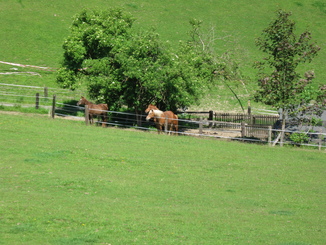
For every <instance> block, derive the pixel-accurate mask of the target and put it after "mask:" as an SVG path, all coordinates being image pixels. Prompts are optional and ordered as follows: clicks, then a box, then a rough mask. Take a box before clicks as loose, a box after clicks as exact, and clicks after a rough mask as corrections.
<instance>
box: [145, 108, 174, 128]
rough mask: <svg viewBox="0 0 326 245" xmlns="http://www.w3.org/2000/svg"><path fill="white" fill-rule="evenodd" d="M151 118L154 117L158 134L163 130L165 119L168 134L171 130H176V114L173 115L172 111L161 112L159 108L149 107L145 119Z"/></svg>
mask: <svg viewBox="0 0 326 245" xmlns="http://www.w3.org/2000/svg"><path fill="white" fill-rule="evenodd" d="M152 118H153V119H154V122H155V125H156V128H157V133H158V134H160V133H161V132H162V131H163V128H164V127H165V122H166V120H167V130H168V131H169V134H170V133H171V132H172V131H175V133H177V132H178V116H177V115H175V114H174V113H173V112H172V111H165V112H163V111H161V110H156V109H151V110H149V113H148V115H147V117H146V121H149V120H150V119H152Z"/></svg>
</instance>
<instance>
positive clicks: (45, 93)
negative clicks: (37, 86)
mask: <svg viewBox="0 0 326 245" xmlns="http://www.w3.org/2000/svg"><path fill="white" fill-rule="evenodd" d="M44 97H45V98H47V97H48V87H44Z"/></svg>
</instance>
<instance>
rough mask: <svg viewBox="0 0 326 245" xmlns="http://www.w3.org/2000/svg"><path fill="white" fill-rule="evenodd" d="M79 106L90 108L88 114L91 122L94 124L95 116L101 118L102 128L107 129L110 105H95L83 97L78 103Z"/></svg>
mask: <svg viewBox="0 0 326 245" xmlns="http://www.w3.org/2000/svg"><path fill="white" fill-rule="evenodd" d="M77 105H78V106H79V105H87V106H88V113H89V122H90V123H91V124H92V123H94V119H93V117H94V116H101V117H102V127H105V122H106V119H107V117H108V112H107V111H108V109H109V107H108V105H107V104H93V103H92V102H90V101H88V100H87V99H86V98H85V97H83V96H82V97H81V99H80V100H79V101H78V103H77Z"/></svg>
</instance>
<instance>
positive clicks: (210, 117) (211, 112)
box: [208, 111, 214, 128]
mask: <svg viewBox="0 0 326 245" xmlns="http://www.w3.org/2000/svg"><path fill="white" fill-rule="evenodd" d="M208 113H209V117H208V120H210V121H213V120H214V112H213V111H209V112H208ZM212 126H213V123H212V122H209V127H210V128H211V127H212Z"/></svg>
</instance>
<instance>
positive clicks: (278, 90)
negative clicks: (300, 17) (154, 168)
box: [255, 10, 320, 109]
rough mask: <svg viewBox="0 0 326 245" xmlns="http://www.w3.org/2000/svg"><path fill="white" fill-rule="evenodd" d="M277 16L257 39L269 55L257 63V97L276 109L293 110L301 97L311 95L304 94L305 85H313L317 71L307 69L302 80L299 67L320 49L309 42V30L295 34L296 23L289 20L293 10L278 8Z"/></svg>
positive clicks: (307, 97)
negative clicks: (287, 10) (297, 35)
mask: <svg viewBox="0 0 326 245" xmlns="http://www.w3.org/2000/svg"><path fill="white" fill-rule="evenodd" d="M277 15H278V16H277V19H276V20H275V21H273V22H272V23H271V24H270V25H269V27H267V28H266V29H265V30H264V31H263V33H262V37H260V38H258V39H257V40H256V44H257V46H258V47H259V48H260V49H261V50H262V51H263V52H264V53H266V54H267V55H268V56H267V57H266V58H265V59H264V60H263V61H261V62H256V68H258V69H259V90H257V92H256V94H255V99H256V100H257V101H261V102H263V103H265V104H267V105H272V106H274V107H275V108H283V109H290V107H292V106H293V105H297V104H300V103H302V96H306V98H304V101H305V102H307V101H308V100H309V99H311V97H312V96H311V94H310V93H305V92H306V91H305V88H306V86H308V85H309V84H311V81H312V79H313V78H314V72H313V71H309V72H306V73H305V78H304V79H300V75H299V74H298V73H297V71H296V70H297V68H298V65H299V64H300V63H305V62H311V61H312V59H313V58H314V57H315V56H316V55H317V52H318V51H319V50H320V48H319V47H318V46H317V45H315V44H310V40H311V33H310V32H309V31H305V32H303V33H302V34H301V35H300V36H299V37H296V35H295V33H294V31H295V22H294V21H292V20H290V19H289V17H290V15H291V13H289V12H284V11H282V10H279V11H278V12H277ZM310 92H311V90H310ZM308 102H309V101H308Z"/></svg>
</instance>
